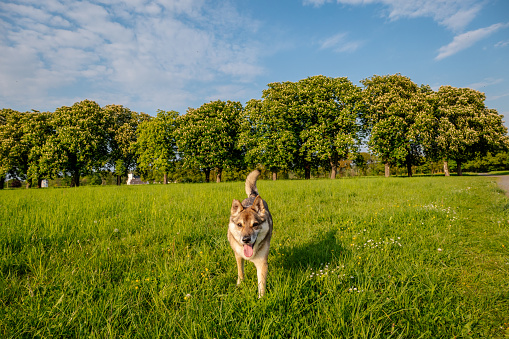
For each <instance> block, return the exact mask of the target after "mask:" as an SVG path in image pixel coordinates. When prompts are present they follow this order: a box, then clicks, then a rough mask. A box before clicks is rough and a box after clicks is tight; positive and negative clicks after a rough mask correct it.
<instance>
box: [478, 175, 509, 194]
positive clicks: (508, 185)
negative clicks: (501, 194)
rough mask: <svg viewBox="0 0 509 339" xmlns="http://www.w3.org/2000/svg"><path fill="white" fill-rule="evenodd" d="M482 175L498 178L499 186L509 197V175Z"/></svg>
mask: <svg viewBox="0 0 509 339" xmlns="http://www.w3.org/2000/svg"><path fill="white" fill-rule="evenodd" d="M480 175H485V176H487V177H494V178H497V184H498V187H500V188H501V189H503V190H504V191H505V195H507V196H508V197H509V175H489V174H480Z"/></svg>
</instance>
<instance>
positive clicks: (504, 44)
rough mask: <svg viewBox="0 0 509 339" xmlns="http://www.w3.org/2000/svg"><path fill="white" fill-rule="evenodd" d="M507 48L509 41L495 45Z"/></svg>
mask: <svg viewBox="0 0 509 339" xmlns="http://www.w3.org/2000/svg"><path fill="white" fill-rule="evenodd" d="M506 46H509V40H505V41H499V42H497V43H496V44H495V47H497V48H498V47H506Z"/></svg>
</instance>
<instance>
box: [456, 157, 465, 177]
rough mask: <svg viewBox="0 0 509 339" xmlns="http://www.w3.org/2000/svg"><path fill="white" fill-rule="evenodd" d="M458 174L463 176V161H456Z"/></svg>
mask: <svg viewBox="0 0 509 339" xmlns="http://www.w3.org/2000/svg"><path fill="white" fill-rule="evenodd" d="M456 172H457V173H458V175H460V176H461V175H463V171H462V170H461V161H457V160H456Z"/></svg>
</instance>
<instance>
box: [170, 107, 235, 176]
mask: <svg viewBox="0 0 509 339" xmlns="http://www.w3.org/2000/svg"><path fill="white" fill-rule="evenodd" d="M241 113H242V104H241V103H240V102H236V101H226V102H225V101H221V100H216V101H211V102H209V103H206V104H203V105H202V106H201V107H199V108H196V109H192V108H190V109H189V110H188V111H187V113H186V114H185V115H182V116H180V117H179V118H178V121H177V129H176V131H175V139H176V141H177V145H178V150H179V155H180V156H181V157H182V159H183V161H184V165H185V166H186V167H188V168H199V169H200V170H202V171H203V172H204V173H205V180H206V181H207V182H208V181H209V180H210V179H209V174H210V170H211V169H216V171H217V177H216V181H217V182H220V181H221V174H222V171H223V169H225V168H230V167H239V166H241V165H242V161H243V153H242V149H241V148H240V147H239V144H238V138H239V133H240V125H241V117H242V115H241Z"/></svg>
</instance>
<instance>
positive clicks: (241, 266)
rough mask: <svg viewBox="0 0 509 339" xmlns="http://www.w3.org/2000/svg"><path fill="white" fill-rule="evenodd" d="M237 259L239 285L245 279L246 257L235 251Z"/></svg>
mask: <svg viewBox="0 0 509 339" xmlns="http://www.w3.org/2000/svg"><path fill="white" fill-rule="evenodd" d="M235 259H237V271H238V275H239V277H238V278H237V285H239V284H240V283H241V282H242V280H244V259H243V258H242V257H241V256H240V255H238V254H237V253H235Z"/></svg>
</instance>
